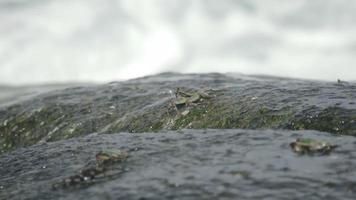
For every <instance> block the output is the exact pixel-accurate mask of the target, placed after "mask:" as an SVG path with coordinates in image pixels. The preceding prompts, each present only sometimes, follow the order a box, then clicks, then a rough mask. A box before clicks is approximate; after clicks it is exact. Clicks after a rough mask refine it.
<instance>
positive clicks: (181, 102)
mask: <svg viewBox="0 0 356 200" xmlns="http://www.w3.org/2000/svg"><path fill="white" fill-rule="evenodd" d="M175 97H176V99H175V100H174V101H173V104H174V106H175V107H177V108H180V107H183V106H186V105H191V104H194V103H198V102H199V101H202V99H208V98H211V96H209V95H208V94H207V93H205V92H199V91H198V92H186V91H183V90H182V89H181V88H177V90H176V92H175Z"/></svg>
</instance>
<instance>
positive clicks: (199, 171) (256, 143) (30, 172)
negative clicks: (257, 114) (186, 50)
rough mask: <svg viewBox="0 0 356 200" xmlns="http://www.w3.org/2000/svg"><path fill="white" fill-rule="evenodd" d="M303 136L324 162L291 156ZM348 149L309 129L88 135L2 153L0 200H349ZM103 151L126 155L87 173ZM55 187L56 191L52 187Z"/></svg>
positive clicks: (351, 153)
mask: <svg viewBox="0 0 356 200" xmlns="http://www.w3.org/2000/svg"><path fill="white" fill-rule="evenodd" d="M306 137H308V138H312V139H313V140H315V141H330V143H332V144H335V145H339V148H337V149H335V151H333V152H332V154H330V156H319V157H311V156H295V155H294V154H295V153H294V152H292V151H291V150H290V147H289V145H288V143H289V142H290V141H292V140H294V139H295V138H306ZM355 144H356V138H355V137H353V136H342V137H340V136H338V135H335V134H330V133H325V132H317V131H286V130H279V131H277V130H243V129H214V130H211V129H208V130H193V129H184V130H181V131H179V133H178V132H177V131H168V132H166V131H162V132H156V133H141V134H132V133H114V134H91V135H87V136H83V137H77V138H72V139H68V140H61V141H56V142H50V143H43V144H36V145H33V146H30V147H26V148H18V149H16V150H13V151H11V152H7V153H6V154H3V155H2V156H1V157H0V166H1V167H0V186H2V187H0V199H12V200H18V199H41V200H50V199H62V200H66V199H68V200H70V199H79V200H80V199H85V200H92V199H93V200H94V199H103V198H104V199H112V200H114V199H183V200H191V199H264V198H265V197H268V198H270V199H277V200H279V199H346V200H348V199H350V200H351V199H354V198H355V195H356V184H355V176H354V175H355V166H356V150H355ZM103 149H120V151H125V152H127V153H128V154H129V155H130V156H129V157H127V159H126V160H125V161H124V162H117V163H116V162H115V163H112V164H110V166H108V167H107V169H106V170H105V171H93V167H94V169H101V168H96V167H95V166H96V164H95V163H96V158H95V156H96V155H97V154H98V152H101V151H102V150H103ZM88 162H89V163H90V165H89V166H88ZM43 166H46V168H43ZM87 167H89V168H90V167H92V168H90V169H91V170H85V169H88V168H87ZM85 177H87V178H85ZM62 180H65V181H66V182H65V183H63V182H61V181H62ZM57 183H63V184H64V185H62V187H58V186H59V185H56V186H57V187H56V189H53V188H52V185H53V184H57Z"/></svg>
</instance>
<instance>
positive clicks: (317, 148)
mask: <svg viewBox="0 0 356 200" xmlns="http://www.w3.org/2000/svg"><path fill="white" fill-rule="evenodd" d="M290 147H291V148H292V150H293V151H294V152H295V153H298V154H314V153H318V154H320V155H325V154H329V153H330V152H331V151H332V150H333V149H334V148H336V147H337V146H336V145H331V144H330V143H328V142H325V141H316V140H314V139H310V138H298V139H296V141H295V142H292V143H290Z"/></svg>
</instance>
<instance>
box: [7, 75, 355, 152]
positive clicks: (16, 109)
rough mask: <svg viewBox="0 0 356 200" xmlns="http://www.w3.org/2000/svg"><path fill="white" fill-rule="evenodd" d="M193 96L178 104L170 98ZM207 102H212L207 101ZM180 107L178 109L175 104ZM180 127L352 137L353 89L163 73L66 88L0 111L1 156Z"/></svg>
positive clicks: (302, 82)
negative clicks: (68, 142) (92, 135)
mask: <svg viewBox="0 0 356 200" xmlns="http://www.w3.org/2000/svg"><path fill="white" fill-rule="evenodd" d="M177 88H180V90H181V91H184V92H185V93H184V94H202V93H200V92H199V91H204V93H208V94H207V95H209V98H202V96H201V95H192V96H190V97H184V96H183V97H184V98H186V99H185V100H184V101H182V95H180V97H179V96H178V97H177V95H175V94H174V93H175V91H176V90H177ZM210 97H211V98H210ZM177 102H178V103H177ZM183 128H189V129H204V128H243V129H245V128H246V129H285V130H319V131H325V132H330V133H335V134H342V135H356V84H355V83H347V82H341V81H339V82H337V81H335V83H331V82H318V81H306V80H294V79H284V78H276V77H263V76H243V75H236V74H185V75H183V74H174V73H165V74H159V75H156V76H150V77H144V78H139V79H134V80H129V81H125V82H113V83H109V84H103V85H91V86H81V87H72V88H67V89H64V90H56V91H52V92H48V93H44V94H40V95H38V96H36V97H33V98H31V99H29V100H26V101H22V102H17V103H13V104H10V105H9V104H7V105H6V106H4V105H3V106H1V107H0V151H1V153H4V152H7V151H10V150H13V149H16V148H18V147H27V146H30V145H33V144H38V143H46V142H52V141H57V140H62V139H68V138H73V137H77V136H81V135H87V134H90V133H94V132H96V133H117V132H131V133H137V132H157V131H160V130H179V129H183Z"/></svg>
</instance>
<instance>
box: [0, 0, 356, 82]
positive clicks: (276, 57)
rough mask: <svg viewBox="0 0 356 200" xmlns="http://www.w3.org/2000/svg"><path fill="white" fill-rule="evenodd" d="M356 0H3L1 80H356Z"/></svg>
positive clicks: (0, 4)
mask: <svg viewBox="0 0 356 200" xmlns="http://www.w3.org/2000/svg"><path fill="white" fill-rule="evenodd" d="M355 10H356V1H354V0H313V1H309V0H299V1H294V0H269V1H268V2H267V1H264V0H224V1H222V0H221V1H216V0H170V1H166V0H149V1H140V0H106V1H101V0H0V84H29V83H31V84H38V83H48V82H73V81H76V82H81V81H85V82H88V81H97V82H98V81H99V82H103V81H112V80H123V79H128V78H134V77H139V76H144V75H149V74H154V73H158V72H163V71H178V72H238V73H248V74H249V73H258V74H269V75H278V76H289V77H299V78H311V79H324V80H336V79H338V78H340V79H343V80H355V79H356V78H355V77H356V12H355Z"/></svg>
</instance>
